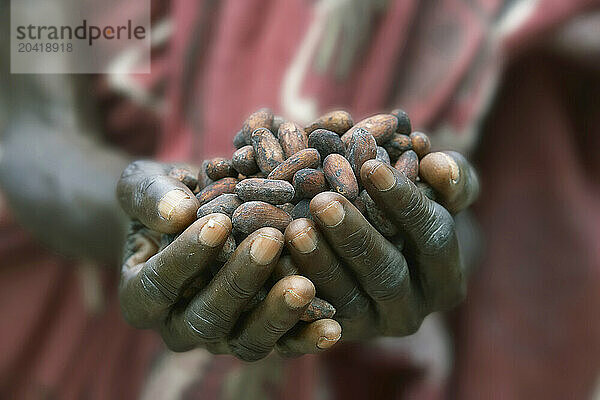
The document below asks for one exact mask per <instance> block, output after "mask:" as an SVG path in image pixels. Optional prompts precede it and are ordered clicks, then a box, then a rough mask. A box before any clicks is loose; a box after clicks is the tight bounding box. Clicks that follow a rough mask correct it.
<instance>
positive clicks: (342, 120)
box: [304, 111, 354, 135]
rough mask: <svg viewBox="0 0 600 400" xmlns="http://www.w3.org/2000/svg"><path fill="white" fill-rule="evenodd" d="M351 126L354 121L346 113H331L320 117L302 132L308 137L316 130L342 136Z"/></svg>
mask: <svg viewBox="0 0 600 400" xmlns="http://www.w3.org/2000/svg"><path fill="white" fill-rule="evenodd" d="M352 125H354V121H353V120H352V117H351V116H350V114H349V113H347V112H346V111H332V112H329V113H327V114H325V115H322V116H320V117H319V118H318V119H317V120H316V121H315V122H313V123H312V124H310V125H308V126H307V127H306V128H304V130H305V131H306V133H307V134H309V135H310V134H311V133H312V132H313V131H315V130H317V129H327V130H328V131H332V132H335V133H337V134H338V135H343V134H344V133H345V132H346V131H347V130H348V129H350V128H352Z"/></svg>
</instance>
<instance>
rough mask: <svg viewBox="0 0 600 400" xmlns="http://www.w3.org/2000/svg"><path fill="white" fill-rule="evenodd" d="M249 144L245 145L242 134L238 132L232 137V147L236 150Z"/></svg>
mask: <svg viewBox="0 0 600 400" xmlns="http://www.w3.org/2000/svg"><path fill="white" fill-rule="evenodd" d="M249 144H250V143H246V138H245V137H244V133H243V132H242V131H239V132H238V133H236V134H235V136H234V137H233V146H234V147H235V148H236V149H241V148H242V147H244V146H246V145H249Z"/></svg>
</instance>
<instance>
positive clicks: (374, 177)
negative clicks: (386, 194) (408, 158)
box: [367, 163, 396, 192]
mask: <svg viewBox="0 0 600 400" xmlns="http://www.w3.org/2000/svg"><path fill="white" fill-rule="evenodd" d="M367 177H368V178H369V180H370V181H371V183H372V184H373V186H375V187H376V188H377V189H378V190H381V191H382V192H383V191H386V190H390V189H391V188H392V187H393V186H394V185H395V184H396V177H395V176H394V174H393V173H392V171H391V169H389V168H388V167H387V166H385V164H383V163H381V164H378V165H376V166H374V167H373V168H372V169H371V171H369V174H368V175H367Z"/></svg>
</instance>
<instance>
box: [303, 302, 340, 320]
mask: <svg viewBox="0 0 600 400" xmlns="http://www.w3.org/2000/svg"><path fill="white" fill-rule="evenodd" d="M334 315H335V307H333V306H332V305H331V304H329V303H328V302H326V301H325V300H323V299H320V298H318V297H315V298H313V299H312V301H311V302H310V303H309V304H308V307H307V308H306V310H304V312H303V313H302V315H301V316H300V320H301V321H305V322H313V321H316V320H318V319H324V318H331V317H333V316H334Z"/></svg>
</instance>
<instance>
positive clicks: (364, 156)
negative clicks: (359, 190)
mask: <svg viewBox="0 0 600 400" xmlns="http://www.w3.org/2000/svg"><path fill="white" fill-rule="evenodd" d="M376 156H377V143H376V142H375V138H374V137H373V135H371V134H370V133H369V132H368V131H367V130H365V129H362V128H359V129H356V130H354V131H353V132H352V138H351V139H350V143H349V144H348V148H347V149H346V158H347V159H348V161H349V162H350V166H352V170H353V171H354V175H355V176H356V180H357V182H359V183H360V168H361V167H362V165H363V164H364V163H365V162H366V161H367V160H372V159H374V158H375V157H376Z"/></svg>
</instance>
